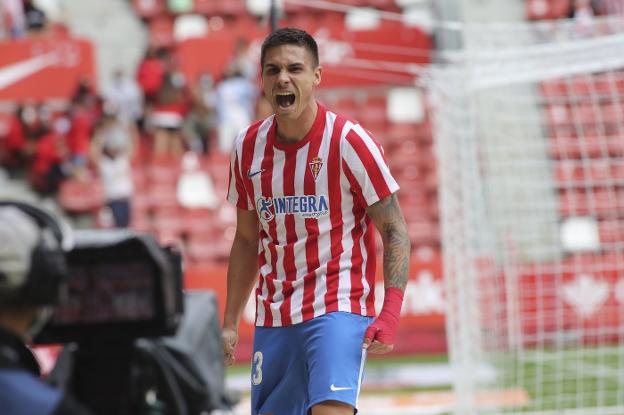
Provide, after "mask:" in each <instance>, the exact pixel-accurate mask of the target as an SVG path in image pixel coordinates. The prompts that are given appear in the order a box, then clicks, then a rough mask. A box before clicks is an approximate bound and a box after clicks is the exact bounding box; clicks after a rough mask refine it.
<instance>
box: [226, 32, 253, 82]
mask: <svg viewBox="0 0 624 415" xmlns="http://www.w3.org/2000/svg"><path fill="white" fill-rule="evenodd" d="M257 68H258V63H257V62H254V61H253V60H252V59H251V56H250V55H249V41H248V40H247V39H243V38H238V39H237V40H236V45H235V46H234V56H233V57H232V59H231V60H230V61H229V62H228V65H227V71H229V72H230V73H234V72H238V73H240V74H242V75H243V76H244V77H245V78H247V79H249V80H250V81H251V82H255V81H256V76H257Z"/></svg>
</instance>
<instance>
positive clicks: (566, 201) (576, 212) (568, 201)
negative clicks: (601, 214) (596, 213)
mask: <svg viewBox="0 0 624 415" xmlns="http://www.w3.org/2000/svg"><path fill="white" fill-rule="evenodd" d="M559 211H560V213H561V216H563V217H570V216H585V215H588V214H589V213H590V211H589V206H588V203H587V196H586V195H585V192H583V191H582V190H578V189H563V190H562V191H561V193H560V196H559Z"/></svg>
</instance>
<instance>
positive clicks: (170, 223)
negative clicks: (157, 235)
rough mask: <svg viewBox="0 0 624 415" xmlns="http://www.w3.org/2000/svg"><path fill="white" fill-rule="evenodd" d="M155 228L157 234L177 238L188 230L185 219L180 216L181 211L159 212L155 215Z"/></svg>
mask: <svg viewBox="0 0 624 415" xmlns="http://www.w3.org/2000/svg"><path fill="white" fill-rule="evenodd" d="M153 226H154V230H155V231H156V232H161V233H163V234H167V235H175V236H176V237H179V236H181V235H182V234H184V232H185V230H186V224H185V222H184V218H183V217H182V216H181V215H180V211H176V210H157V211H156V212H155V214H154V218H153Z"/></svg>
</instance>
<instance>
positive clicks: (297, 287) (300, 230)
mask: <svg viewBox="0 0 624 415" xmlns="http://www.w3.org/2000/svg"><path fill="white" fill-rule="evenodd" d="M309 151H310V143H308V144H306V145H305V146H303V147H302V148H300V149H299V151H298V152H297V160H306V161H307V159H308V152H309ZM299 153H301V154H299ZM306 170H307V163H297V165H296V167H295V194H297V195H305V190H304V180H305V173H306ZM295 233H296V234H297V243H296V244H295V247H294V251H295V267H296V269H297V274H296V275H297V277H296V278H297V280H296V281H295V282H293V294H292V298H291V302H290V315H291V318H292V323H293V324H296V323H301V322H302V321H303V314H302V309H303V276H304V275H305V274H306V273H307V272H308V261H307V257H306V239H307V237H308V232H307V230H306V225H305V219H304V218H302V217H300V216H295Z"/></svg>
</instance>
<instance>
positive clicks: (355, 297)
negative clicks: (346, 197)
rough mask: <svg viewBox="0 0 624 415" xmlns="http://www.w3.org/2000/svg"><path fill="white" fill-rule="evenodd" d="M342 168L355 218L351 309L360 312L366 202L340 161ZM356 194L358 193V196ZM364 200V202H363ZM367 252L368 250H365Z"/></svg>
mask: <svg viewBox="0 0 624 415" xmlns="http://www.w3.org/2000/svg"><path fill="white" fill-rule="evenodd" d="M342 168H343V170H344V172H345V176H346V177H347V180H349V183H351V195H352V197H353V209H352V212H353V217H354V218H355V221H354V223H355V226H354V227H353V230H352V231H351V237H352V238H353V254H352V255H351V293H350V297H351V310H352V311H356V310H357V311H356V312H357V313H361V306H360V298H361V297H362V295H363V294H364V284H363V283H362V263H363V262H364V258H363V257H362V248H361V246H360V239H361V238H362V234H363V233H364V230H363V228H362V220H363V219H364V215H365V214H366V211H365V210H364V208H365V206H366V203H365V201H364V200H363V199H364V198H362V197H361V194H362V189H361V188H360V185H359V184H358V182H357V180H355V177H354V176H353V173H352V172H351V169H349V166H347V163H346V162H344V160H343V162H342ZM357 195H360V196H359V197H358V196H357ZM363 202H364V203H363ZM367 253H368V252H367Z"/></svg>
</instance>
